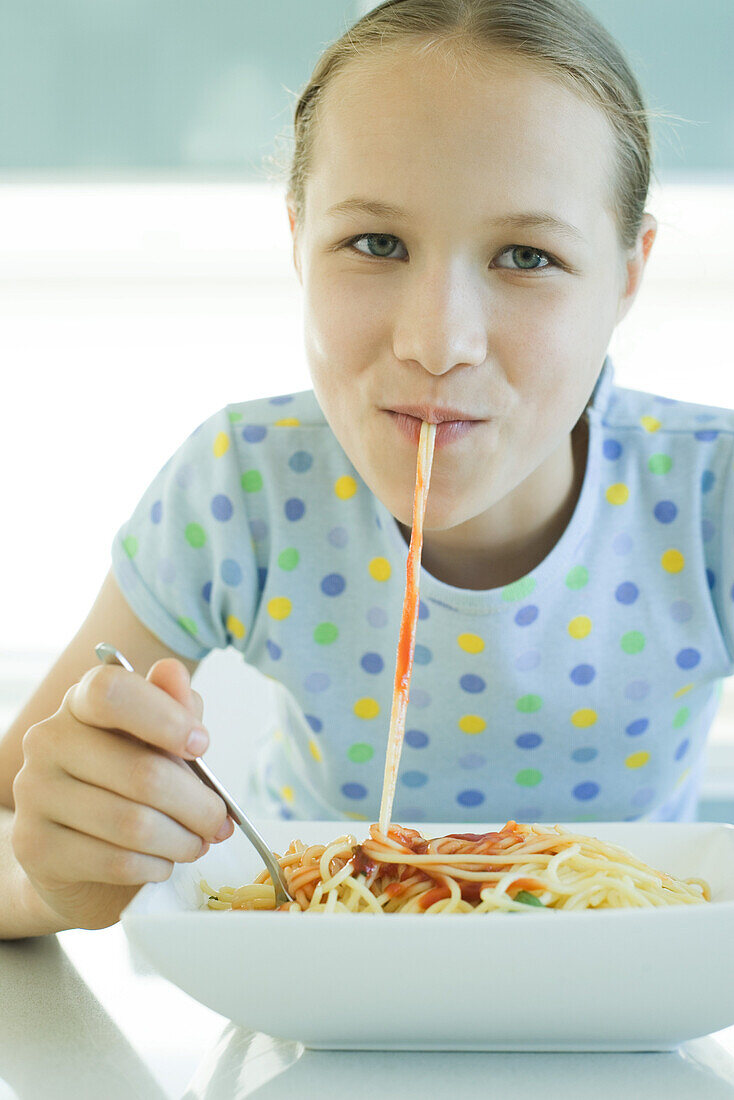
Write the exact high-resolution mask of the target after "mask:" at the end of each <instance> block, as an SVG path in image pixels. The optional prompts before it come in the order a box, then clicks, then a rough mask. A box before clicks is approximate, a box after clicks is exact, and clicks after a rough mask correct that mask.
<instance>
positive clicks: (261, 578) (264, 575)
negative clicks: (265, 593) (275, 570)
mask: <svg viewBox="0 0 734 1100" xmlns="http://www.w3.org/2000/svg"><path fill="white" fill-rule="evenodd" d="M267 579H268V571H267V569H266V568H265V566H263V565H260V566H258V569H257V583H258V587H259V589H260V591H261V592H262V590H263V588H264V587H265V583H266V581H267Z"/></svg>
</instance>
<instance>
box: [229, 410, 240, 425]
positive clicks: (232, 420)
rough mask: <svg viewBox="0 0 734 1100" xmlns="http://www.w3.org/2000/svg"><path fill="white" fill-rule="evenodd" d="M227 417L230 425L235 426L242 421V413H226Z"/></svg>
mask: <svg viewBox="0 0 734 1100" xmlns="http://www.w3.org/2000/svg"><path fill="white" fill-rule="evenodd" d="M227 416H228V417H229V422H230V424H236V423H237V421H238V420H241V419H242V413H238V412H228V413H227Z"/></svg>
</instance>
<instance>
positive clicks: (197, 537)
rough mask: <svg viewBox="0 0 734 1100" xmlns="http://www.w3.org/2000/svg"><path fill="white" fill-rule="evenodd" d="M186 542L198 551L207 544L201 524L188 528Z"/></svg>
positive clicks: (190, 525)
mask: <svg viewBox="0 0 734 1100" xmlns="http://www.w3.org/2000/svg"><path fill="white" fill-rule="evenodd" d="M186 541H187V542H188V544H189V546H193V547H195V548H196V549H198V548H199V547H200V546H203V545H204V543H205V542H206V532H205V530H204V528H203V527H202V526H201V524H200V523H189V524H187V527H186Z"/></svg>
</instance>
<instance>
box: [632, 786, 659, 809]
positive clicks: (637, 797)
mask: <svg viewBox="0 0 734 1100" xmlns="http://www.w3.org/2000/svg"><path fill="white" fill-rule="evenodd" d="M654 797H655V788H654V787H640V788H639V789H638V790H636V791H635V793H634V794H633V795H632V798H631V799H630V802H631V803H632V805H633V806H647V804H648V802H651V801H652V799H653V798H654Z"/></svg>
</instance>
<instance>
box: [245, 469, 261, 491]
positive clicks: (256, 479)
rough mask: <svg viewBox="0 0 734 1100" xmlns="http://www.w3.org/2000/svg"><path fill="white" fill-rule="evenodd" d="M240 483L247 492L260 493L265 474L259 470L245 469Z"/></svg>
mask: <svg viewBox="0 0 734 1100" xmlns="http://www.w3.org/2000/svg"><path fill="white" fill-rule="evenodd" d="M240 485H241V486H242V488H243V489H244V490H245V492H246V493H259V492H260V490H261V489H262V487H263V476H262V474H261V473H260V471H259V470H245V472H244V474H243V475H242V477H241V478H240Z"/></svg>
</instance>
